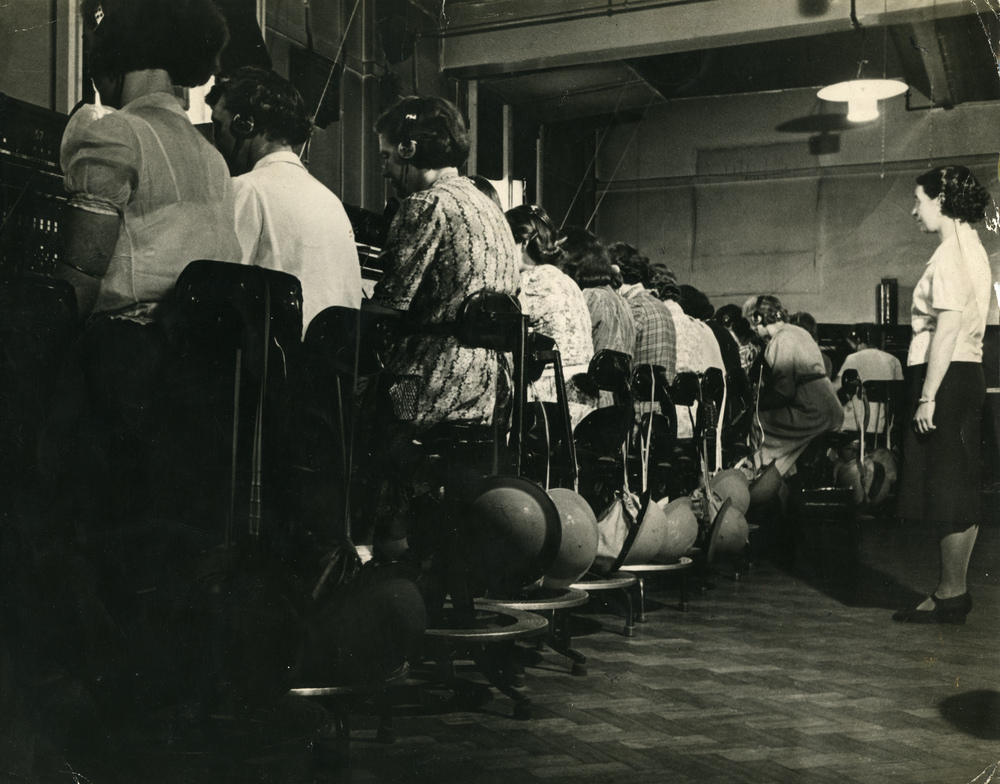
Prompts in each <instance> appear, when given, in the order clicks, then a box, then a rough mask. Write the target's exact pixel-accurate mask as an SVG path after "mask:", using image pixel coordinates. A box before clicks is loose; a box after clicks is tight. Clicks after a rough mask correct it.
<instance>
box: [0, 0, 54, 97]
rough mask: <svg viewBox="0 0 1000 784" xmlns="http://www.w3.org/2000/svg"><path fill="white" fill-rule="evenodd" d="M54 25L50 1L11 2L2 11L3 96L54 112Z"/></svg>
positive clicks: (0, 58)
mask: <svg viewBox="0 0 1000 784" xmlns="http://www.w3.org/2000/svg"><path fill="white" fill-rule="evenodd" d="M54 69H55V23H54V22H53V18H52V3H51V1H50V0H8V2H5V3H3V4H2V8H0V92H3V93H6V94H7V95H10V96H12V97H14V98H17V99H18V100H21V101H27V102H29V103H33V104H35V105H36V106H42V107H44V108H46V109H53V108H55V106H54V101H55V82H54V79H55V76H54V74H55V70H54Z"/></svg>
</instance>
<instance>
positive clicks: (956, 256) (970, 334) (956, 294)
mask: <svg viewBox="0 0 1000 784" xmlns="http://www.w3.org/2000/svg"><path fill="white" fill-rule="evenodd" d="M991 284H992V274H991V272H990V262H989V258H988V257H987V255H986V251H985V250H984V248H983V245H982V243H981V242H980V241H979V235H978V234H977V233H976V230H975V229H973V228H971V227H967V228H965V229H962V228H961V227H960V229H959V231H958V232H956V234H955V236H953V237H949V238H948V239H946V240H944V242H942V243H941V244H940V245H938V247H937V250H936V251H934V255H933V256H931V260H930V261H928V262H927V267H926V268H925V270H924V274H923V276H922V277H921V278H920V280H919V281H918V282H917V285H916V288H914V289H913V307H912V308H911V309H910V324H911V325H912V327H913V340H912V341H911V342H910V350H909V353H908V354H907V361H906V364H907V365H922V364H924V363H926V362H927V361H928V358H929V354H930V346H931V335H933V334H934V330H935V329H936V328H937V319H938V314H939V313H940V312H941V311H942V310H957V311H959V312H960V313H961V314H962V326H961V329H960V331H959V333H958V342H957V343H956V344H955V353H954V354H953V355H952V357H951V361H952V362H982V361H983V334H984V333H985V332H986V314H987V313H988V312H989V308H990V289H991Z"/></svg>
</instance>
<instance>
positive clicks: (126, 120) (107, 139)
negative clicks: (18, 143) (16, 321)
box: [60, 92, 241, 313]
mask: <svg viewBox="0 0 1000 784" xmlns="http://www.w3.org/2000/svg"><path fill="white" fill-rule="evenodd" d="M60 162H61V164H62V168H63V173H64V180H65V185H66V191H67V193H68V194H69V203H70V205H71V206H73V207H76V208H78V209H81V210H86V211H88V212H94V213H98V214H101V215H118V216H120V217H121V227H120V230H119V234H118V242H117V245H116V246H115V250H114V255H113V256H112V258H111V261H110V264H109V266H108V270H107V273H106V274H105V276H104V278H103V279H102V281H101V289H100V293H99V294H98V297H97V303H96V305H95V307H94V311H95V312H115V311H117V312H129V313H131V312H135V311H141V310H142V308H143V306H149V305H152V304H155V303H157V302H159V301H161V300H162V299H163V297H164V295H165V294H166V293H167V291H169V290H170V289H171V288H172V287H173V285H174V282H175V281H176V280H177V276H178V275H179V274H180V272H181V270H183V269H184V267H185V266H187V264H188V263H189V262H192V261H195V260H197V259H214V260H216V261H231V262H239V261H240V259H241V253H240V245H239V242H238V241H237V239H236V230H235V207H234V202H233V188H232V183H231V180H230V177H229V171H228V168H227V167H226V163H225V161H224V160H223V158H222V156H221V154H220V153H219V152H218V151H217V150H216V149H215V148H214V147H212V145H211V144H209V143H208V141H207V140H206V139H205V138H204V137H203V136H202V135H201V134H200V133H199V132H198V130H197V129H196V128H195V127H194V126H193V125H192V124H191V121H190V120H189V119H188V118H187V115H186V114H185V113H184V111H183V109H182V108H181V105H180V103H179V102H178V101H177V99H176V98H175V97H174V96H172V95H170V94H168V93H162V92H157V93H152V94H149V95H144V96H142V97H140V98H137V99H136V100H134V101H132V102H130V103H129V104H128V105H127V106H125V108H123V109H122V110H121V111H115V112H110V113H108V114H105V115H104V116H99V117H97V118H96V119H95V115H94V113H92V112H86V113H83V114H79V119H78V118H77V116H76V115H75V116H74V118H73V119H72V120H71V121H70V123H69V124H68V125H67V128H66V132H65V134H64V135H63V140H62V147H61V150H60Z"/></svg>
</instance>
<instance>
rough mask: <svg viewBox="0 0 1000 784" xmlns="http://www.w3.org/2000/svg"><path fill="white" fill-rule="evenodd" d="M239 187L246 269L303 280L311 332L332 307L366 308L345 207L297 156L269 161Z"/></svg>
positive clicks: (237, 184)
mask: <svg viewBox="0 0 1000 784" xmlns="http://www.w3.org/2000/svg"><path fill="white" fill-rule="evenodd" d="M233 187H234V191H235V196H236V236H237V237H238V238H239V241H240V247H241V248H242V249H243V263H244V264H255V265H257V266H259V267H266V268H267V269H274V270H280V271H281V272H287V273H289V274H290V275H294V276H295V277H296V278H298V279H299V282H300V283H301V284H302V326H303V328H305V327H307V326H308V325H309V322H310V321H312V319H313V317H314V316H315V315H316V314H317V313H319V312H320V311H321V310H324V309H326V308H328V307H330V306H332V305H340V306H343V307H349V308H359V307H361V265H360V264H359V262H358V249H357V246H356V245H355V244H354V231H353V230H352V228H351V222H350V220H349V219H348V217H347V213H346V212H345V211H344V205H343V204H341V203H340V199H338V198H337V197H336V196H335V195H334V194H333V193H332V192H331V191H330V190H329V189H328V188H327V187H326V186H325V185H323V184H322V183H321V182H320V181H319V180H317V179H316V178H315V177H313V176H312V175H311V174H310V173H309V172H308V171H306V167H305V166H303V165H302V162H301V161H300V160H299V158H298V156H297V155H296V154H295V153H293V152H288V151H286V152H275V153H271V154H270V155H265V156H264V157H263V158H261V159H260V160H259V161H257V165H256V166H254V167H253V171H251V172H248V173H247V174H243V175H241V176H239V177H236V178H234V179H233Z"/></svg>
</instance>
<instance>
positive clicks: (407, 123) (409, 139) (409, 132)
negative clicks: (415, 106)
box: [399, 110, 417, 154]
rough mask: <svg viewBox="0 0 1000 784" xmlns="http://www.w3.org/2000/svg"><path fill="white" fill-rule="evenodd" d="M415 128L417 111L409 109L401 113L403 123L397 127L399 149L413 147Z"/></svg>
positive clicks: (401, 150)
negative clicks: (409, 110)
mask: <svg viewBox="0 0 1000 784" xmlns="http://www.w3.org/2000/svg"><path fill="white" fill-rule="evenodd" d="M416 130H417V112H416V111H415V110H414V111H411V112H407V113H406V114H404V115H403V123H402V125H400V127H399V139H400V141H399V151H400V154H402V152H403V149H404V148H405V149H413V143H414V141H415V140H414V138H413V136H414V133H415V132H416Z"/></svg>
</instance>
